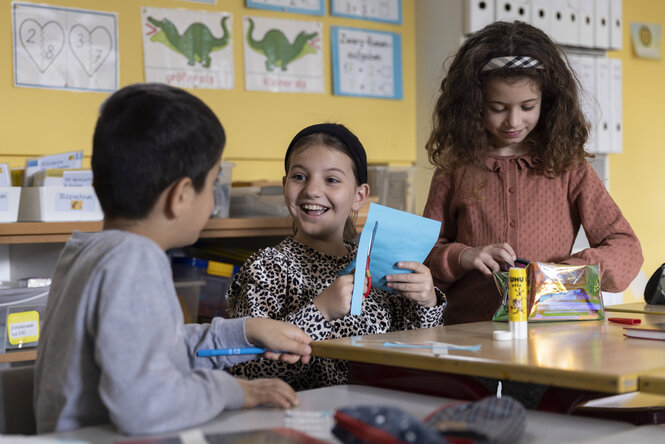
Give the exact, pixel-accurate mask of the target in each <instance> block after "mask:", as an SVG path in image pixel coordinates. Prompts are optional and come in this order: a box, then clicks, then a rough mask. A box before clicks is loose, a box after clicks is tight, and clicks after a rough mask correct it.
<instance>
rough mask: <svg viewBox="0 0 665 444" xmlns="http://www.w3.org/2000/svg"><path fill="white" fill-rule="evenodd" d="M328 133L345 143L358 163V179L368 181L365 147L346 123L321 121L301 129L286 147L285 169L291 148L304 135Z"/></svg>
mask: <svg viewBox="0 0 665 444" xmlns="http://www.w3.org/2000/svg"><path fill="white" fill-rule="evenodd" d="M320 133H322V134H328V135H329V136H333V137H336V138H338V139H339V140H340V141H341V142H342V143H343V144H344V145H346V146H347V147H348V148H349V152H350V154H351V158H352V159H353V163H354V164H355V165H356V169H357V170H358V180H359V181H360V183H361V184H363V183H367V154H365V148H363V145H362V143H360V140H358V138H357V137H356V136H355V134H353V133H352V132H351V131H349V130H348V129H347V128H346V127H345V126H344V125H339V124H337V123H319V124H316V125H312V126H308V127H307V128H305V129H303V130H302V131H300V132H299V133H298V134H296V136H295V137H294V138H293V140H292V141H291V143H290V144H289V147H288V148H287V149H286V155H285V156H284V170H285V171H286V172H287V173H288V165H287V162H288V159H289V156H290V155H291V150H292V149H293V147H294V146H295V145H296V144H297V143H298V141H299V140H300V139H302V138H303V137H306V136H309V135H311V134H320Z"/></svg>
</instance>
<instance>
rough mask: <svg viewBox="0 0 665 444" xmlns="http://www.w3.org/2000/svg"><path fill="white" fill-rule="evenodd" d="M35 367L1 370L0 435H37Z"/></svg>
mask: <svg viewBox="0 0 665 444" xmlns="http://www.w3.org/2000/svg"><path fill="white" fill-rule="evenodd" d="M34 373H35V367H34V365H27V366H22V367H10V368H5V369H0V433H2V434H7V435H10V434H21V435H34V434H35V433H37V427H36V424H35V413H34V409H33V403H32V388H33V376H34Z"/></svg>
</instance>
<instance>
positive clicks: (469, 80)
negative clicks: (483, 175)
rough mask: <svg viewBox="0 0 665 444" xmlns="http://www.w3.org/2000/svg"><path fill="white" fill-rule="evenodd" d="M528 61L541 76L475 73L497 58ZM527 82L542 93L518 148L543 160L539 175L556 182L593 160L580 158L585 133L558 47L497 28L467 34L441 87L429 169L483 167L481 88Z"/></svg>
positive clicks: (522, 71) (525, 32)
mask: <svg viewBox="0 0 665 444" xmlns="http://www.w3.org/2000/svg"><path fill="white" fill-rule="evenodd" d="M502 56H529V57H532V58H535V59H537V60H539V61H540V62H541V63H542V68H543V69H537V68H512V67H511V68H497V69H493V70H489V71H481V69H482V67H483V66H484V65H485V64H486V63H487V62H488V61H489V60H490V59H493V58H495V57H502ZM516 77H528V78H531V79H533V80H534V81H536V82H537V83H538V85H540V89H541V94H542V101H541V110H540V119H539V120H538V124H537V125H536V127H535V128H534V129H533V131H531V133H529V135H528V136H527V138H526V139H525V141H524V143H525V144H527V146H528V148H529V152H530V153H531V154H533V155H534V156H536V157H538V158H539V159H540V160H541V163H540V164H539V165H538V167H537V172H538V173H539V174H544V175H547V176H551V177H556V176H558V175H560V174H561V173H563V172H564V171H566V170H569V169H571V168H574V167H575V166H577V165H579V164H580V163H582V162H583V161H584V158H585V157H593V155H591V154H589V153H587V152H586V151H585V150H584V143H585V142H586V140H587V137H588V135H589V125H588V123H587V121H586V119H585V118H584V115H583V114H582V110H581V107H580V103H579V99H578V84H579V81H578V80H577V78H576V77H575V75H574V73H573V72H572V71H571V70H570V69H569V65H568V59H567V58H566V56H565V54H564V53H563V51H562V50H561V49H560V47H559V46H558V45H557V44H555V43H554V42H553V41H552V40H551V39H550V38H549V37H548V36H547V34H545V33H544V32H543V31H541V30H540V29H538V28H535V27H533V26H531V25H529V24H526V23H524V22H519V21H516V22H513V23H507V22H495V23H492V24H490V25H488V26H486V27H484V28H483V29H481V30H480V31H478V32H476V33H475V34H472V35H471V36H470V37H469V38H468V39H467V40H466V41H465V42H464V43H463V44H462V46H461V48H460V49H459V51H458V52H457V54H456V55H455V57H454V59H453V61H452V63H451V64H450V68H449V69H448V75H447V77H445V78H444V79H443V81H442V82H441V95H440V96H439V99H438V101H437V103H436V107H435V109H434V114H433V120H434V125H433V128H434V129H433V130H432V134H431V135H430V138H429V140H428V142H427V145H426V148H427V152H428V154H429V160H430V162H431V163H432V164H434V165H435V166H438V167H439V168H442V169H443V170H445V171H450V170H452V169H454V168H456V167H457V166H461V165H476V166H479V167H480V166H482V165H483V164H484V161H485V159H486V157H487V153H488V152H489V150H490V138H489V133H488V132H487V131H486V129H485V124H484V116H483V114H484V110H485V94H484V92H485V84H486V83H487V81H488V79H491V78H502V79H507V80H508V81H511V80H513V79H515V78H516Z"/></svg>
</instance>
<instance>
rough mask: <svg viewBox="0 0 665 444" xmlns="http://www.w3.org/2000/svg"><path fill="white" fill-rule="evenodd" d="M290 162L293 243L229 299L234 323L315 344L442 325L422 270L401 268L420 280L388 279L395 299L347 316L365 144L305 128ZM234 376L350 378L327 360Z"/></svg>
mask: <svg viewBox="0 0 665 444" xmlns="http://www.w3.org/2000/svg"><path fill="white" fill-rule="evenodd" d="M284 163H285V165H284V166H285V170H286V176H285V177H284V178H283V185H284V199H285V201H286V204H287V207H288V209H289V213H290V214H291V217H292V218H293V220H294V232H295V234H294V235H293V236H292V237H288V238H286V239H285V240H284V241H282V242H281V243H280V244H279V245H277V246H275V247H272V248H266V249H264V250H261V251H258V252H256V253H255V254H254V255H253V256H252V257H250V258H249V259H248V260H247V262H245V264H244V266H243V267H242V269H241V270H240V271H239V272H238V273H237V275H236V276H235V278H234V281H233V283H232V284H231V287H230V289H229V291H228V293H227V298H228V307H227V312H228V314H229V316H232V317H239V316H259V317H269V318H273V319H279V320H283V321H287V322H291V323H293V324H295V325H297V326H299V327H300V328H302V329H303V330H304V331H306V332H307V333H308V334H309V335H310V336H311V337H312V339H314V340H321V339H328V338H338V337H346V336H353V335H364V334H374V333H385V332H388V331H395V330H405V329H414V328H423V327H432V326H435V325H440V324H441V323H442V319H443V309H444V307H445V302H444V301H445V298H444V296H443V294H442V293H441V292H440V291H439V290H438V289H436V288H435V287H434V284H433V283H432V276H431V274H430V271H429V268H427V267H426V266H425V265H423V264H421V263H419V262H400V263H399V264H398V266H399V267H400V268H405V269H410V270H412V271H413V273H400V274H394V275H389V276H387V277H386V279H387V280H388V282H389V283H388V285H389V286H390V287H391V288H392V289H394V290H395V293H389V292H386V291H383V290H379V289H376V288H372V289H371V290H370V293H369V296H368V297H367V298H366V299H365V300H364V302H363V312H362V314H361V315H360V316H354V315H350V314H349V311H350V308H351V294H352V290H353V274H349V275H343V276H338V275H337V273H338V272H339V271H340V270H342V269H343V268H344V267H346V265H348V264H349V263H350V262H351V260H352V259H353V258H355V256H356V252H357V245H356V243H355V242H354V239H355V234H356V233H355V227H354V224H353V217H355V215H356V214H357V211H358V210H359V209H360V208H362V206H363V205H364V204H365V201H366V200H367V198H368V196H369V192H370V190H369V185H368V184H367V160H366V154H365V150H364V148H363V146H362V144H361V143H360V141H359V140H358V139H357V137H356V136H355V135H353V133H351V132H350V131H349V130H348V129H346V128H345V127H344V126H342V125H337V124H328V123H325V124H318V125H313V126H310V127H307V128H305V129H304V130H302V131H301V132H300V133H298V134H297V135H296V136H295V138H294V139H293V141H292V142H291V144H290V145H289V148H288V149H287V152H286V156H285V161H284ZM365 285H367V282H365ZM230 372H231V373H232V374H235V375H237V376H242V377H247V378H251V379H253V378H259V377H267V376H276V377H280V378H282V379H284V380H285V381H287V382H288V383H289V384H291V385H292V386H293V387H294V388H295V389H296V390H302V389H310V388H315V387H321V386H327V385H333V384H343V383H346V382H347V378H348V372H347V367H346V362H344V361H338V360H333V359H327V358H312V360H311V362H310V363H309V365H299V364H295V365H290V364H285V363H282V362H269V361H267V360H264V359H260V360H255V361H251V362H247V363H243V364H240V365H237V366H235V367H233V368H231V369H230Z"/></svg>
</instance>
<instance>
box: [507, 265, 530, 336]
mask: <svg viewBox="0 0 665 444" xmlns="http://www.w3.org/2000/svg"><path fill="white" fill-rule="evenodd" d="M508 299H509V309H510V313H509V315H508V321H509V324H510V331H511V332H512V334H513V339H524V338H526V337H527V335H528V329H527V317H528V314H527V308H528V307H527V297H526V268H516V267H511V268H510V270H508Z"/></svg>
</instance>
